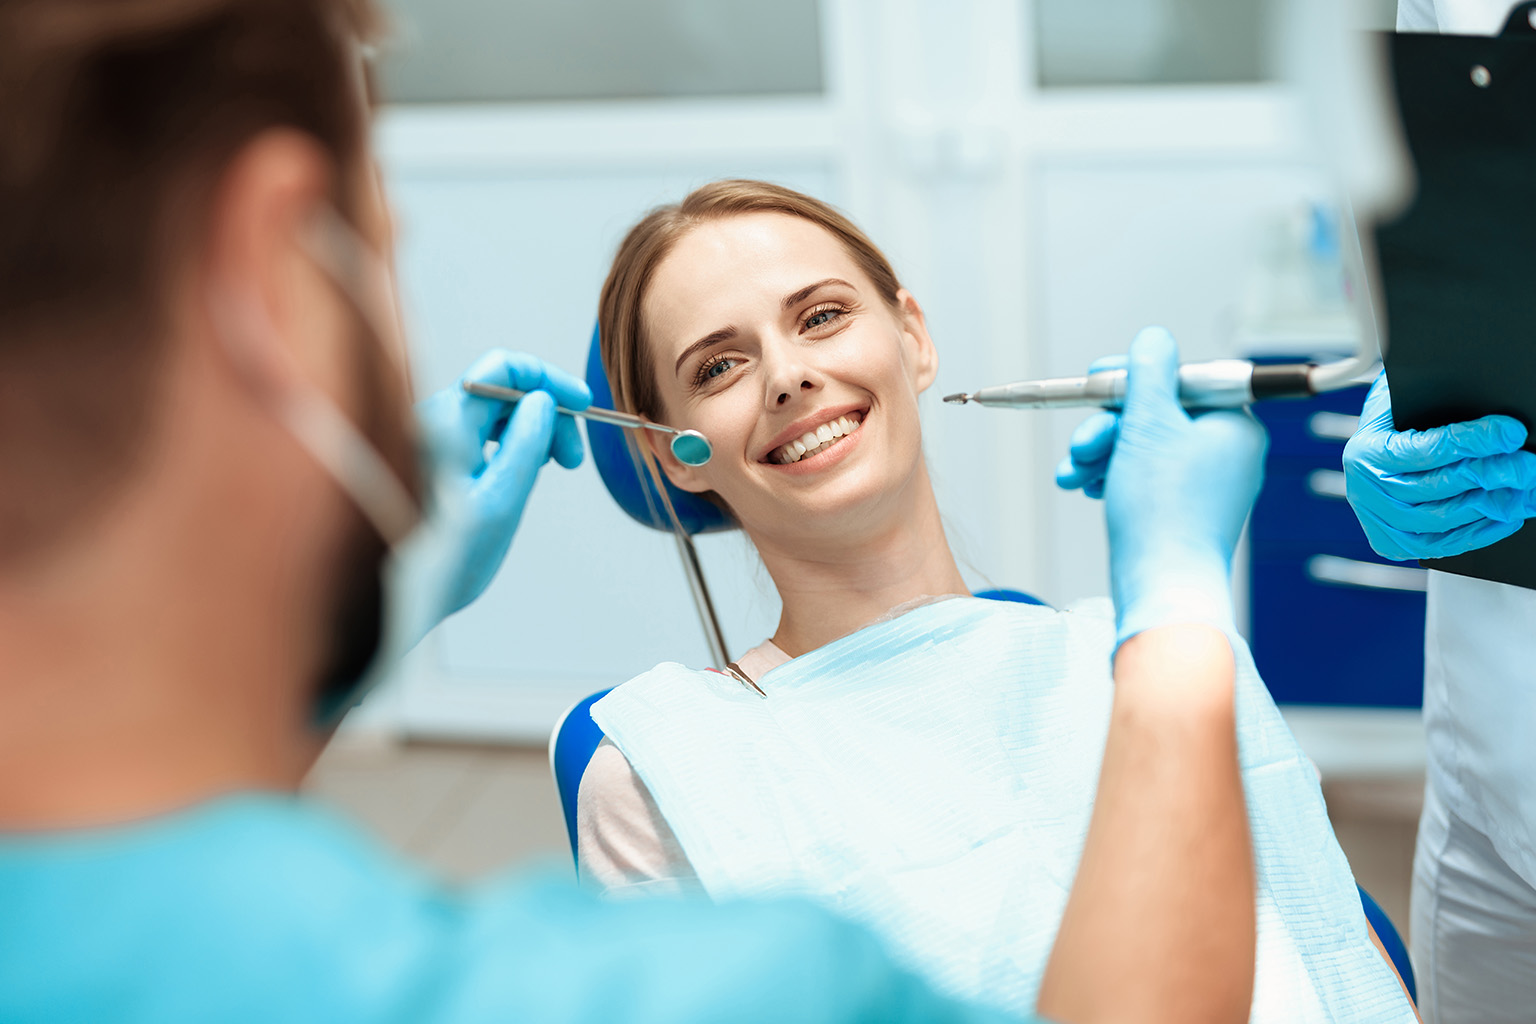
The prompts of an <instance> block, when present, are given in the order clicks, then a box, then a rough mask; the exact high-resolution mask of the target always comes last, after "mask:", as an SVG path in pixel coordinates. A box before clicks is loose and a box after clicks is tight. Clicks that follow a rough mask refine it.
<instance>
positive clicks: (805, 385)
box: [774, 380, 816, 405]
mask: <svg viewBox="0 0 1536 1024" xmlns="http://www.w3.org/2000/svg"><path fill="white" fill-rule="evenodd" d="M799 390H800V391H814V390H816V385H815V384H812V383H811V382H810V381H808V380H802V381H801V382H800V388H799ZM789 396H790V392H788V391H780V392H779V396H778V397H777V398H776V399H774V404H775V405H783V404H784V403H785V402H787V401H789Z"/></svg>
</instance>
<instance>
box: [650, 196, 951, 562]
mask: <svg viewBox="0 0 1536 1024" xmlns="http://www.w3.org/2000/svg"><path fill="white" fill-rule="evenodd" d="M898 300H899V302H900V304H901V309H900V310H893V309H891V307H890V306H889V304H887V303H886V302H885V301H884V299H882V298H881V296H880V294H879V293H878V292H877V291H876V290H875V287H874V285H873V283H872V282H871V281H870V280H869V278H868V277H867V276H865V274H864V273H863V272H862V271H861V270H860V269H859V266H858V264H857V263H856V262H854V260H853V258H852V257H851V256H849V255H848V253H847V252H846V251H845V250H844V249H843V246H842V244H841V243H840V242H839V241H838V240H837V239H836V238H835V237H834V236H833V235H831V234H830V233H828V232H827V231H826V230H824V229H823V228H821V227H820V226H818V225H816V224H814V223H812V222H811V221H808V220H804V219H801V218H799V217H792V216H789V215H786V214H777V213H755V214H744V215H741V216H737V217H731V218H728V219H725V220H720V221H713V222H710V223H706V224H704V225H702V226H700V227H698V228H695V229H694V230H693V231H691V232H689V233H688V234H687V235H686V236H684V237H683V239H682V240H681V241H679V242H678V243H677V245H676V246H675V248H674V249H673V250H672V252H671V253H670V254H669V255H668V256H667V258H666V259H665V260H664V261H663V262H662V263H661V265H660V266H659V267H658V268H657V270H656V273H655V275H654V276H653V277H652V279H651V283H650V286H649V288H648V290H647V291H646V295H645V299H644V305H643V310H642V313H643V316H644V318H645V324H646V333H647V336H648V339H649V341H650V349H651V351H650V353H649V355H650V359H651V363H652V369H653V372H654V373H655V377H656V382H657V391H658V394H659V396H660V400H661V408H660V409H659V410H658V418H659V419H660V420H661V421H662V422H665V423H668V424H672V425H675V426H683V427H692V428H693V429H695V430H700V431H702V432H703V433H704V434H705V436H706V437H708V438H709V440H710V442H711V443H712V444H713V445H714V457H713V458H712V459H711V460H710V462H709V463H708V464H707V465H704V466H699V467H689V466H684V465H682V464H680V463H678V462H677V461H676V460H675V459H673V458H671V456H670V454H669V453H668V451H667V449H666V446H665V444H664V443H662V444H660V445H654V444H653V447H654V448H655V450H656V451H657V454H658V457H659V458H660V459H661V461H662V464H663V466H664V467H665V468H666V471H667V475H668V476H669V477H670V478H671V479H672V481H673V482H674V483H676V484H677V485H678V486H680V487H682V488H684V489H685V490H689V491H693V492H696V493H697V492H702V491H715V492H716V493H718V494H719V495H720V496H721V497H722V498H724V499H725V501H726V503H727V504H728V505H729V506H730V508H731V510H732V512H733V513H735V515H736V517H737V519H738V520H739V521H740V522H741V524H742V526H743V527H744V528H745V529H746V530H747V532H748V533H749V534H751V535H752V536H753V537H754V538H755V539H757V540H758V542H759V544H760V545H761V544H762V543H763V542H764V540H767V539H770V538H772V537H775V536H776V535H780V534H782V535H784V538H785V539H787V540H789V541H791V542H792V541H793V540H794V539H795V538H803V539H804V540H806V541H810V540H812V539H813V538H816V537H822V538H837V537H845V536H847V535H848V534H849V533H850V532H855V533H856V532H857V531H859V530H860V529H867V528H869V526H871V525H873V524H874V522H877V521H878V520H879V519H880V518H882V517H883V516H888V515H892V514H895V515H900V514H901V512H902V504H903V502H902V498H903V496H904V494H905V493H906V492H908V491H910V489H911V487H912V485H913V484H914V481H915V480H916V479H917V477H918V474H919V472H920V470H921V466H922V432H921V427H920V425H919V422H918V413H917V396H918V394H919V393H921V392H922V391H923V390H924V389H926V388H927V387H928V385H929V384H931V383H932V382H933V378H934V374H935V373H936V372H937V370H938V359H937V356H936V355H935V353H934V349H933V342H932V340H931V339H930V338H929V337H928V331H927V328H926V327H925V325H924V323H923V314H922V310H921V309H920V308H919V307H918V305H917V302H916V301H915V300H914V299H913V298H912V297H911V296H910V295H909V294H907V293H906V292H905V291H903V292H901V293H900V294H899V295H898Z"/></svg>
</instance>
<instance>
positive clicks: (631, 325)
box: [597, 179, 901, 416]
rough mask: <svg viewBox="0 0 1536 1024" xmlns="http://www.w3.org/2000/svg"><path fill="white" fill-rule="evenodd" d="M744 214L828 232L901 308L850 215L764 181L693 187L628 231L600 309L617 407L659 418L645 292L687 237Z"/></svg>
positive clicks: (881, 261)
mask: <svg viewBox="0 0 1536 1024" xmlns="http://www.w3.org/2000/svg"><path fill="white" fill-rule="evenodd" d="M747 213H782V214H787V215H789V216H791V217H800V218H802V219H803V220H808V221H810V222H811V223H813V224H817V225H819V226H821V227H822V228H824V229H825V230H826V231H828V232H830V233H831V234H832V236H833V237H834V238H836V239H837V240H838V241H839V242H840V243H842V246H843V248H844V249H845V250H846V251H847V252H848V255H849V256H851V257H852V258H853V261H854V262H855V263H857V264H858V265H859V269H861V270H862V271H864V273H865V275H866V276H868V278H869V279H870V281H872V282H874V285H875V289H876V291H878V292H879V293H880V297H881V298H883V299H884V300H885V301H886V303H888V304H889V305H890V306H891V308H892V309H896V308H898V306H899V303H898V302H897V298H896V293H897V292H899V291H900V290H901V282H899V281H898V280H897V279H896V272H895V271H894V270H892V269H891V264H890V261H889V260H887V259H886V258H885V254H884V253H882V252H881V251H880V250H879V249H878V248H876V247H875V244H874V243H873V242H871V241H870V240H869V237H868V236H867V235H865V234H864V232H862V231H860V230H859V229H858V227H857V226H856V225H855V224H854V223H853V222H852V221H851V220H849V219H848V218H847V217H845V216H843V215H842V214H841V213H839V212H838V211H837V210H835V209H833V208H832V207H831V206H829V205H828V204H826V203H824V202H822V201H821V200H819V199H813V198H812V197H810V196H808V195H805V194H803V193H800V192H796V191H795V190H794V189H789V188H785V187H784V186H782V185H773V184H770V183H769V182H766V181H749V180H743V179H730V180H726V181H715V182H711V183H710V184H708V185H704V186H702V187H700V188H697V189H694V190H693V191H692V192H690V193H689V194H688V196H687V197H686V198H685V199H683V201H682V202H680V203H675V204H672V205H669V206H659V207H657V208H656V209H654V210H652V211H651V212H650V213H648V214H646V215H645V218H644V219H643V220H641V221H640V223H638V224H636V225H635V226H634V227H633V228H631V229H630V231H629V234H628V235H626V236H625V238H624V242H623V244H622V245H620V246H619V251H618V254H617V255H616V256H614V258H613V268H612V269H611V270H609V272H608V280H607V281H605V282H604V283H603V294H602V298H601V300H600V301H599V304H598V314H597V323H598V333H599V336H600V339H601V342H600V344H601V347H602V356H603V371H604V372H605V373H607V375H608V384H609V387H611V388H612V389H613V403H614V405H615V406H616V407H617V408H619V409H622V410H624V411H626V412H633V413H638V414H640V415H642V416H656V415H658V413H659V412H660V410H659V409H658V408H657V391H656V376H655V373H654V371H653V368H652V364H651V359H650V347H649V339H647V338H646V335H645V319H644V316H643V305H644V302H645V290H646V288H647V287H648V286H649V285H650V283H651V278H652V276H653V275H654V274H655V273H656V268H657V267H659V266H660V265H661V262H662V260H664V259H666V258H667V254H668V253H670V252H671V251H672V248H673V246H675V245H676V244H677V243H678V241H679V240H680V239H681V238H683V236H684V235H686V234H688V232H689V231H691V230H693V229H694V228H696V227H698V226H699V225H701V224H706V223H708V222H710V221H716V220H724V219H725V218H727V217H735V216H739V215H741V214H747Z"/></svg>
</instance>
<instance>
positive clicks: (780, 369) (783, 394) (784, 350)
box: [765, 345, 821, 408]
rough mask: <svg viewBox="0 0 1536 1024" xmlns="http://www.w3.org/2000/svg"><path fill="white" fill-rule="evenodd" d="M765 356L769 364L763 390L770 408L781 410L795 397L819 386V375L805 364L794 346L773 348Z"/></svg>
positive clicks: (800, 353) (802, 356)
mask: <svg viewBox="0 0 1536 1024" xmlns="http://www.w3.org/2000/svg"><path fill="white" fill-rule="evenodd" d="M765 356H766V358H767V360H768V361H769V363H770V369H769V372H768V377H767V381H768V387H767V388H766V389H765V390H766V392H767V394H766V397H767V399H768V404H769V406H770V407H771V408H782V407H783V406H785V405H787V404H789V402H791V401H792V400H793V399H794V398H795V396H796V395H803V394H806V393H807V392H811V391H815V390H816V389H817V388H819V387H820V386H821V375H820V374H819V373H817V372H816V370H815V369H814V368H813V367H812V366H810V365H809V364H808V363H806V361H805V358H804V353H802V352H800V351H799V350H798V348H797V347H795V346H794V345H781V346H773V347H772V349H771V350H770V351H768V352H765Z"/></svg>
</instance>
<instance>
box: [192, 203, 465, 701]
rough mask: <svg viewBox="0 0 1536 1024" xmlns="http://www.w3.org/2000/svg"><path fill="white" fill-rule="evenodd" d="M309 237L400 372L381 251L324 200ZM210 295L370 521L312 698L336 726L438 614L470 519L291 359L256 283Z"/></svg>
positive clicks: (235, 344)
mask: <svg viewBox="0 0 1536 1024" xmlns="http://www.w3.org/2000/svg"><path fill="white" fill-rule="evenodd" d="M303 242H304V246H305V248H306V249H307V250H308V252H309V254H310V256H311V257H312V258H313V259H314V261H315V263H316V265H317V266H318V267H320V269H321V270H322V271H324V272H325V274H326V275H327V276H328V277H330V278H331V280H332V281H333V282H334V283H335V284H336V286H337V288H338V290H339V291H340V292H341V293H342V294H343V295H344V296H345V297H346V298H347V300H348V302H349V304H350V305H351V306H352V307H353V309H354V311H355V312H356V314H357V315H358V316H359V317H360V319H361V320H362V322H363V325H364V327H365V328H366V333H368V334H371V335H372V336H373V338H374V339H375V341H376V343H377V344H378V347H379V351H378V353H377V355H376V356H375V358H379V359H385V360H388V361H390V362H391V363H392V364H393V366H392V367H391V368H390V369H391V371H392V372H396V373H399V374H400V375H401V376H402V379H403V378H404V375H405V373H406V367H405V348H404V343H403V332H402V331H401V329H400V322H399V317H398V314H397V312H396V311H397V309H398V305H397V303H396V301H395V289H394V283H393V276H392V274H391V273H390V270H389V267H388V264H387V263H386V261H385V260H384V259H383V258H382V257H380V256H379V255H378V254H377V253H375V252H374V251H373V250H372V248H370V247H369V246H368V244H367V243H366V242H364V241H363V239H362V238H361V237H359V236H358V234H357V233H356V232H355V231H354V230H353V229H352V227H351V226H350V225H349V224H347V223H346V221H345V220H343V219H342V218H341V216H340V215H339V214H337V213H336V212H335V211H334V210H331V209H329V208H325V209H323V210H322V211H321V212H320V213H319V214H318V215H317V217H316V219H315V221H314V222H313V224H312V225H311V229H310V231H309V232H308V233H307V234H306V236H305V237H304V240H303ZM208 304H209V311H210V314H211V317H212V322H213V323H214V325H215V326H216V328H217V330H218V333H219V337H220V339H221V341H222V342H223V344H224V347H225V348H226V350H227V351H228V352H229V354H230V356H231V358H232V359H233V360H234V362H235V364H236V366H237V367H239V368H240V370H241V372H242V374H243V375H244V376H245V377H246V379H247V380H248V381H249V382H250V383H251V385H252V388H253V391H254V392H255V394H256V395H257V396H258V397H259V399H260V400H261V401H262V402H263V404H265V405H266V406H267V407H268V409H269V410H270V411H271V412H272V414H273V415H274V416H275V417H276V418H277V420H278V422H280V423H281V424H282V425H283V426H284V428H285V429H286V430H287V431H288V433H289V434H290V435H292V437H293V438H294V440H295V441H297V442H298V444H299V446H300V447H302V448H303V449H304V450H305V451H306V452H308V453H309V455H310V456H311V457H312V458H314V460H315V461H316V462H317V463H318V464H319V465H320V466H321V467H322V468H323V469H324V470H325V471H326V472H327V473H328V474H329V475H330V477H331V478H332V479H333V480H335V482H336V484H337V486H339V487H340V488H341V489H342V490H343V491H344V492H346V494H347V495H348V497H349V498H351V500H352V502H353V504H354V505H355V506H356V508H357V510H358V511H359V512H360V513H361V515H362V518H363V519H364V520H365V521H366V523H367V528H366V529H363V530H360V531H359V532H358V533H357V534H356V535H354V536H353V537H351V538H350V539H349V540H347V541H345V542H344V544H343V550H342V551H340V552H339V558H338V560H337V563H336V565H335V567H334V570H333V571H336V572H338V573H340V574H341V575H340V578H339V581H338V582H339V583H340V584H341V585H340V587H339V588H338V594H337V597H336V614H335V616H334V618H333V621H332V624H331V625H332V629H333V633H334V635H333V640H332V645H331V653H330V655H329V657H328V662H327V664H326V665H325V666H324V668H323V669H322V672H321V678H320V680H319V692H318V694H317V701H316V709H315V719H316V723H317V725H319V726H321V727H322V728H329V727H331V726H334V725H335V724H336V723H337V722H339V721H340V719H341V718H342V716H343V715H344V714H345V713H346V712H347V711H348V710H350V709H351V708H352V707H354V706H355V705H356V704H357V703H358V701H360V700H361V699H362V698H363V696H364V695H365V694H367V693H368V692H369V691H370V690H371V689H372V688H373V687H374V686H376V685H377V684H378V683H379V682H381V681H382V680H383V679H384V678H386V677H387V676H388V675H389V673H390V672H392V671H393V670H394V668H395V666H396V665H398V664H399V662H400V659H401V658H402V657H404V655H405V654H406V653H407V652H408V651H409V650H410V649H411V648H412V647H414V646H415V645H416V643H417V642H418V641H420V639H421V638H422V637H423V636H425V635H426V633H427V631H428V630H430V629H431V628H432V627H433V626H434V625H436V624H437V620H438V618H439V617H440V610H441V609H442V608H443V607H444V606H445V605H446V603H447V601H448V591H449V589H450V586H451V580H450V575H449V574H450V573H451V567H452V566H454V565H456V564H459V551H458V547H459V546H460V545H462V544H463V543H465V541H464V540H463V538H464V537H465V536H466V534H467V531H466V530H463V529H457V528H455V526H454V524H456V523H459V522H461V521H462V519H463V515H464V509H463V501H462V499H460V498H459V497H458V496H457V492H456V491H455V490H454V489H453V488H450V487H448V486H447V485H446V480H447V479H448V474H447V473H446V472H443V470H444V469H445V468H446V467H440V466H437V465H435V464H434V463H433V461H432V459H431V458H430V457H429V456H428V455H427V453H426V451H425V450H424V449H422V450H420V452H419V454H418V461H419V463H420V480H421V495H422V496H421V498H420V499H418V498H417V497H416V496H415V495H413V494H412V492H411V490H410V488H408V487H407V486H406V484H405V482H404V481H403V480H402V479H401V478H400V475H399V474H398V473H397V472H396V471H395V470H394V468H393V467H392V466H391V465H390V463H389V461H388V460H387V459H386V458H385V457H384V456H383V454H382V453H381V452H380V451H379V449H378V447H377V446H376V445H375V444H374V443H373V442H372V441H371V440H369V438H368V437H367V436H366V435H365V434H364V433H363V432H362V431H361V430H360V429H358V427H357V425H356V424H354V423H353V422H352V421H351V420H350V419H349V418H348V417H347V416H346V414H345V413H343V412H342V410H341V409H340V408H339V407H338V406H337V405H336V403H335V401H334V400H333V399H332V398H331V397H330V396H329V395H327V394H326V393H325V392H324V391H322V390H321V389H319V388H318V387H316V386H314V385H313V384H312V383H310V382H309V381H308V379H307V378H306V377H305V376H304V375H303V374H302V373H301V372H298V371H297V370H296V368H295V367H294V366H292V365H290V364H289V363H288V360H289V359H290V358H291V357H289V356H288V354H287V349H286V347H285V346H284V344H283V343H282V341H281V340H280V339H279V338H277V331H278V329H277V327H276V325H275V324H273V322H272V320H271V318H270V316H269V315H268V314H267V310H266V308H265V306H264V305H263V304H262V303H261V302H259V301H258V300H256V298H255V297H254V296H253V295H250V294H248V293H246V294H238V293H234V292H232V291H230V290H228V289H219V290H216V291H214V292H212V293H211V294H210V295H209V298H208Z"/></svg>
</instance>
